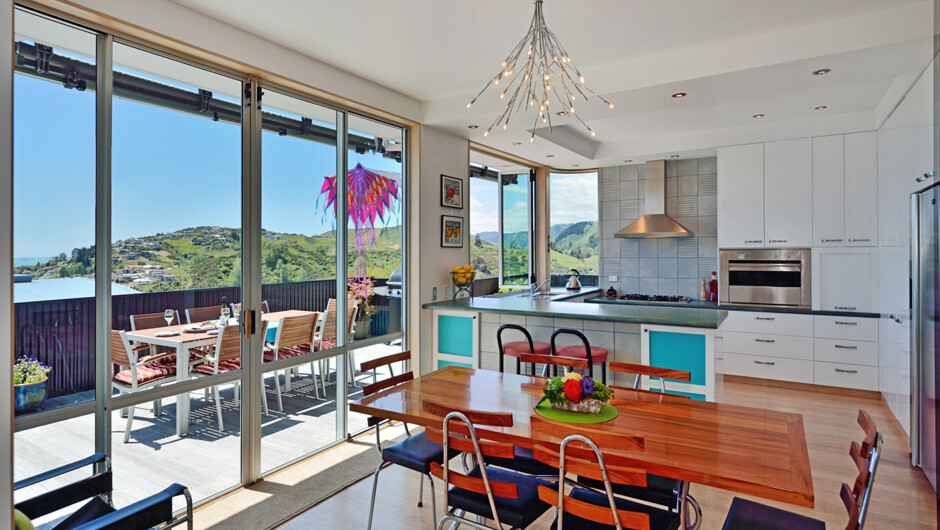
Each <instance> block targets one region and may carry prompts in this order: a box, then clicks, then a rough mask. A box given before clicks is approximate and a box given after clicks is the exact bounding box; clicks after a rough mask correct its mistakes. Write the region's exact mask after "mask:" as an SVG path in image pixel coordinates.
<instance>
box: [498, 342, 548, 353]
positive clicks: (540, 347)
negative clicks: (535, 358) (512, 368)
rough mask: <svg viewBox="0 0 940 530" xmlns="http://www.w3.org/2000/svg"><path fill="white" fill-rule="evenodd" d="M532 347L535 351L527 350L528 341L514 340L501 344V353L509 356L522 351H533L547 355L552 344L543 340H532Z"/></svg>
mask: <svg viewBox="0 0 940 530" xmlns="http://www.w3.org/2000/svg"><path fill="white" fill-rule="evenodd" d="M532 348H533V349H534V350H535V351H532V352H530V351H529V341H527V340H520V341H516V342H507V343H506V344H503V353H505V354H506V355H508V356H510V357H519V356H520V355H522V354H523V353H535V354H538V355H549V354H550V353H552V345H551V344H548V343H545V342H535V341H533V342H532Z"/></svg>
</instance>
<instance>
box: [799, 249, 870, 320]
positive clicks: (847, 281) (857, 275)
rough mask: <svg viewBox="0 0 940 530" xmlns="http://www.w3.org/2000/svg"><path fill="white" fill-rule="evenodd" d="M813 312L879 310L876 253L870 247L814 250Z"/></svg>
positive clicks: (865, 311)
mask: <svg viewBox="0 0 940 530" xmlns="http://www.w3.org/2000/svg"><path fill="white" fill-rule="evenodd" d="M812 262H813V263H812V268H813V286H812V289H813V309H818V310H823V311H854V312H859V313H870V312H872V311H874V309H875V308H877V307H878V285H877V281H878V262H877V252H876V251H875V249H870V248H814V249H813V256H812Z"/></svg>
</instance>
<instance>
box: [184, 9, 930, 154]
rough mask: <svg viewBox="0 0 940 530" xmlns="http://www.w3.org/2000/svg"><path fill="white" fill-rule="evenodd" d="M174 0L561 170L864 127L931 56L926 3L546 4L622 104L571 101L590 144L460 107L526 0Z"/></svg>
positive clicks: (521, 20)
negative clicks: (499, 127)
mask: <svg viewBox="0 0 940 530" xmlns="http://www.w3.org/2000/svg"><path fill="white" fill-rule="evenodd" d="M174 1H176V2H177V3H179V4H181V5H184V6H186V7H188V8H190V9H193V10H196V11H198V12H201V13H203V14H206V15H208V16H211V17H213V18H215V19H218V20H220V21H222V22H225V23H227V24H230V25H232V26H234V27H236V28H239V29H241V30H243V31H246V32H249V33H252V34H255V35H257V36H259V37H262V38H264V39H267V40H270V41H272V42H274V43H276V44H279V45H281V46H283V47H285V48H289V49H291V50H294V51H297V52H299V53H302V54H305V55H308V56H310V57H312V58H315V59H317V60H320V61H322V62H325V63H328V64H331V65H333V66H336V67H338V68H341V69H343V70H346V71H349V72H351V73H353V74H356V75H358V76H360V77H363V78H365V79H369V80H372V81H374V82H376V83H378V84H381V85H383V86H385V87H388V88H390V89H392V90H395V91H398V92H401V93H403V94H405V95H408V96H411V97H414V98H417V99H419V100H421V101H422V102H423V105H424V120H423V121H424V123H426V124H429V125H434V126H437V127H440V128H443V129H445V130H449V131H451V132H454V133H455V134H458V135H461V136H464V137H466V138H469V139H472V140H474V141H477V142H480V143H484V144H486V145H489V146H492V147H495V148H498V149H501V150H504V151H507V152H510V153H513V154H516V155H519V156H522V157H525V158H528V159H530V160H533V161H536V162H540V163H548V164H550V165H553V166H556V167H572V166H573V164H579V165H580V166H581V167H596V166H603V165H609V164H612V163H623V162H622V160H623V159H634V160H638V159H644V158H645V159H649V158H655V157H656V156H660V155H663V154H672V153H673V152H675V153H680V154H682V155H683V156H693V155H695V154H697V153H698V154H708V153H713V152H714V148H715V147H717V146H719V145H728V144H733V143H745V142H749V141H751V142H754V141H764V140H772V139H776V138H785V137H796V136H811V135H818V134H832V133H839V132H848V131H853V130H871V129H874V128H877V126H878V125H879V122H880V120H883V119H884V111H885V109H886V108H887V109H889V110H890V108H892V107H893V104H892V103H893V102H892V101H890V100H891V99H892V98H894V100H896V99H897V97H900V96H901V95H903V93H904V92H905V91H906V88H907V87H909V86H910V84H912V83H913V80H914V79H915V78H916V76H917V75H918V74H919V73H920V71H921V70H923V68H924V67H925V66H926V65H927V64H928V63H929V61H930V58H931V55H932V34H933V10H932V6H933V2H932V1H931V0H921V1H916V0H827V1H818V0H776V1H773V2H770V1H761V2H755V1H753V0H709V1H708V2H701V1H700V2H689V1H688V0H631V1H630V2H624V1H623V0H592V1H591V2H584V1H581V2H572V1H567V2H566V1H562V0H545V4H544V10H545V18H546V21H547V23H548V24H549V27H550V28H552V30H553V31H554V32H555V34H556V35H557V36H558V38H559V39H560V40H561V42H562V43H563V44H564V45H565V47H566V48H567V50H568V51H569V53H570V54H571V57H572V58H573V60H574V62H575V63H576V64H577V65H578V67H579V68H580V69H581V71H583V72H584V74H585V76H586V77H587V81H588V85H590V86H591V87H592V88H593V89H595V90H597V91H598V92H599V93H601V94H603V95H604V96H605V97H606V98H607V99H610V100H611V101H613V102H614V103H615V104H616V108H615V109H614V110H613V111H611V110H609V109H607V108H606V106H604V105H603V104H601V103H599V102H597V103H593V104H583V105H582V106H581V107H579V109H578V114H579V115H580V116H581V117H582V118H584V119H585V120H586V121H588V123H590V124H591V127H592V128H594V129H595V130H596V131H597V133H598V136H597V138H590V137H589V136H587V135H586V134H585V133H586V131H585V130H584V128H583V127H582V126H581V125H580V124H577V123H576V124H575V125H576V126H573V127H570V128H567V127H565V128H562V129H561V130H560V131H555V133H554V134H549V133H548V132H547V131H541V130H540V131H538V132H537V138H536V141H535V142H534V143H529V142H528V137H529V136H530V134H531V126H532V122H531V120H532V117H527V118H526V119H521V118H520V119H518V120H514V122H513V124H512V125H511V126H510V129H509V130H508V131H493V133H491V134H490V135H489V136H488V137H487V138H484V137H483V136H482V132H483V130H485V129H486V127H487V126H488V125H489V124H490V122H491V121H492V120H493V118H494V117H495V115H496V112H497V111H498V108H499V106H498V99H497V98H496V94H495V93H491V94H485V95H484V96H483V97H481V98H480V100H479V101H478V103H477V104H476V105H474V106H473V108H472V109H471V110H467V109H466V108H465V105H466V102H467V101H468V100H469V99H470V98H471V97H472V96H473V95H474V94H475V93H476V92H477V91H478V90H479V89H480V88H482V86H483V84H484V83H485V80H486V79H488V77H490V76H492V75H494V74H495V73H496V71H498V68H499V64H500V62H501V61H502V59H503V58H504V57H505V55H506V54H507V53H508V51H509V50H510V49H511V48H512V46H513V45H514V44H515V43H516V42H517V41H518V39H519V38H521V37H522V35H523V33H524V32H525V30H526V28H527V27H528V24H529V20H530V18H531V16H532V2H531V1H530V0H448V1H440V0H398V1H396V2H388V1H379V0H356V1H352V2H335V1H329V0H268V1H267V2H264V3H258V2H249V1H248V0H228V1H226V2H218V1H215V0H185V1H183V0H174ZM823 67H828V68H832V73H830V74H828V75H826V76H815V77H814V76H812V75H811V72H812V71H813V70H815V69H817V68H823ZM905 83H906V87H905V86H903V85H904V84H905ZM678 91H682V92H688V93H689V97H687V98H684V99H681V100H676V99H673V98H671V97H669V95H670V94H672V93H674V92H678ZM817 105H827V106H828V109H826V110H825V111H822V112H817V111H814V110H813V107H815V106H817ZM756 113H763V114H765V115H766V117H765V118H762V119H760V120H755V119H753V118H751V116H752V115H753V114H756ZM563 123H564V122H563ZM470 124H477V125H480V128H479V129H475V130H470V129H467V125H470ZM514 142H521V143H520V145H518V146H516V145H513V144H514ZM548 154H553V155H555V157H553V158H551V159H548V158H546V155H548Z"/></svg>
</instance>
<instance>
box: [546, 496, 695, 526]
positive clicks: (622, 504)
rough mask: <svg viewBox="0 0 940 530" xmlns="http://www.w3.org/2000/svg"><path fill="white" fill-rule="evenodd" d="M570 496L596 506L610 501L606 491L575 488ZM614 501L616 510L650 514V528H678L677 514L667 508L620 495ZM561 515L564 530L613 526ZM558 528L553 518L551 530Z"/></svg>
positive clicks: (567, 514)
mask: <svg viewBox="0 0 940 530" xmlns="http://www.w3.org/2000/svg"><path fill="white" fill-rule="evenodd" d="M570 496H571V498H572V499H576V500H579V501H584V502H589V503H591V504H595V505H597V506H604V507H608V508H609V507H610V502H609V501H608V500H607V494H606V493H597V492H594V491H590V490H586V489H582V488H575V489H574V490H572V491H571V495H570ZM614 502H615V503H616V504H617V509H618V510H624V511H628V512H642V513H647V514H649V516H650V528H651V529H652V530H674V529H677V528H679V514H677V513H675V512H670V511H668V510H663V509H659V508H655V507H653V506H649V505H646V504H640V503H638V502H633V501H629V500H627V499H624V498H622V497H614ZM562 517H564V518H565V521H564V522H565V524H564V528H565V530H608V529H610V530H613V529H614V527H613V526H610V525H604V524H599V523H595V522H593V521H588V520H587V519H582V518H580V517H576V516H574V515H571V514H570V513H564V514H562ZM556 528H558V521H557V520H555V521H554V522H553V523H552V526H551V530H555V529H556Z"/></svg>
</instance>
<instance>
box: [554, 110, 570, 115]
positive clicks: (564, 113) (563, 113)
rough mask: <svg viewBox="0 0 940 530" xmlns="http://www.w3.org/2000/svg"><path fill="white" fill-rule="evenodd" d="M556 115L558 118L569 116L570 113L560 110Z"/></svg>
mask: <svg viewBox="0 0 940 530" xmlns="http://www.w3.org/2000/svg"><path fill="white" fill-rule="evenodd" d="M555 115H557V116H567V115H568V113H567V112H565V111H563V110H560V111H558V112H556V113H555Z"/></svg>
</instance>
